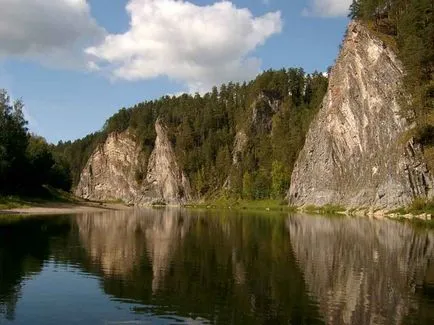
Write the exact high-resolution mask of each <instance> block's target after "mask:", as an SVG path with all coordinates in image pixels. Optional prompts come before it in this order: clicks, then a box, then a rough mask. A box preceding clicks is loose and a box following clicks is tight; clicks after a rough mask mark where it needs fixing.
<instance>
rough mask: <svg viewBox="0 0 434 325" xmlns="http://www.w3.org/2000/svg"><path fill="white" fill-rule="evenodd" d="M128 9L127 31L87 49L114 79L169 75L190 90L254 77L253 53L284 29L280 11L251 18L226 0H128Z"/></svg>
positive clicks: (256, 62)
mask: <svg viewBox="0 0 434 325" xmlns="http://www.w3.org/2000/svg"><path fill="white" fill-rule="evenodd" d="M126 10H127V12H128V14H129V15H130V19H131V21H130V29H129V30H128V31H127V32H126V33H124V34H111V35H107V36H106V38H105V40H104V41H103V42H102V43H101V44H98V45H96V46H93V47H89V48H87V49H86V53H87V54H89V55H91V56H93V58H92V62H94V63H95V62H97V63H98V66H99V68H101V69H102V70H103V71H109V73H110V74H111V76H112V77H113V78H117V79H125V80H140V79H149V78H154V77H157V76H167V77H169V78H171V79H174V80H177V81H181V82H184V83H186V84H187V85H188V87H189V88H190V90H191V91H196V90H198V91H202V90H204V89H207V88H208V87H209V86H211V85H214V84H218V83H220V82H224V81H228V80H243V79H248V78H251V77H253V76H254V75H255V74H256V73H257V72H258V71H259V69H260V65H261V62H260V60H259V59H258V58H255V57H253V56H251V53H252V51H254V50H255V49H256V48H257V47H258V46H260V45H262V44H264V42H265V41H266V40H267V39H268V38H269V37H270V36H271V35H273V34H275V33H279V32H280V31H281V29H282V21H281V16H280V12H273V13H268V14H265V15H263V16H260V17H254V16H253V14H252V13H251V12H250V11H249V10H248V9H239V8H236V7H235V5H234V4H232V3H231V2H228V1H221V2H217V3H215V4H213V5H208V6H198V5H195V4H193V3H190V2H187V1H175V0H130V1H129V2H128V4H127V6H126ZM92 66H93V67H94V68H95V67H96V66H95V65H94V64H92Z"/></svg>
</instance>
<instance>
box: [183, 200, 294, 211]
mask: <svg viewBox="0 0 434 325" xmlns="http://www.w3.org/2000/svg"><path fill="white" fill-rule="evenodd" d="M186 207H188V208H208V209H209V208H212V209H234V210H257V211H258V210H265V211H286V212H291V211H295V210H296V208H294V207H291V206H289V205H288V202H287V201H285V200H272V199H266V200H243V199H234V198H218V199H215V200H210V201H206V202H204V203H200V204H189V205H186Z"/></svg>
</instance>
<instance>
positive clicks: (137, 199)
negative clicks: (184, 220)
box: [75, 120, 191, 205]
mask: <svg viewBox="0 0 434 325" xmlns="http://www.w3.org/2000/svg"><path fill="white" fill-rule="evenodd" d="M155 130H156V133H157V137H156V139H155V145H154V149H153V151H152V153H151V155H150V157H149V162H148V164H147V165H145V162H144V161H145V159H143V155H142V148H141V146H140V145H139V144H138V142H137V140H136V139H135V138H134V135H133V134H131V132H130V131H128V130H127V131H125V132H123V133H118V134H115V133H112V134H110V135H109V136H108V137H107V139H106V141H105V142H104V143H103V144H101V145H100V146H98V148H97V149H96V150H95V151H94V152H93V154H92V155H91V157H90V158H89V160H88V162H87V164H86V166H85V168H84V169H83V171H82V173H81V176H80V181H79V183H78V185H77V187H76V189H75V194H76V195H77V196H80V197H83V198H86V199H91V200H99V201H104V200H117V199H121V200H123V201H124V202H126V203H129V204H138V205H141V204H150V203H154V202H158V203H168V204H180V203H183V202H185V201H187V200H188V199H189V198H190V195H191V194H190V193H191V189H190V184H189V181H188V179H187V177H186V176H185V174H184V173H183V171H182V170H181V168H180V167H179V164H178V163H177V160H176V156H175V152H174V150H173V147H172V144H171V143H170V140H169V137H168V134H167V129H166V128H165V126H164V125H163V123H162V122H161V121H160V120H157V122H156V123H155Z"/></svg>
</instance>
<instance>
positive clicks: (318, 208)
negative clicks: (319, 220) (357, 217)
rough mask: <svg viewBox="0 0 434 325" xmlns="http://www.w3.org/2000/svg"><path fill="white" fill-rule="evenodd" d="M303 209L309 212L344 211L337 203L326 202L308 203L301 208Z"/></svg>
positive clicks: (323, 213)
mask: <svg viewBox="0 0 434 325" xmlns="http://www.w3.org/2000/svg"><path fill="white" fill-rule="evenodd" d="M303 211H306V212H307V213H310V214H322V215H338V214H342V213H344V212H345V211H346V209H345V208H344V207H342V206H339V205H332V204H326V205H323V206H314V205H308V206H306V207H304V208H303Z"/></svg>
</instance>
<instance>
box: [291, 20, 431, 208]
mask: <svg viewBox="0 0 434 325" xmlns="http://www.w3.org/2000/svg"><path fill="white" fill-rule="evenodd" d="M403 75H404V72H403V67H402V64H401V62H400V61H399V60H398V58H397V57H396V55H395V53H394V52H393V51H392V50H391V49H390V48H389V47H387V46H386V45H385V44H384V42H383V41H381V40H380V39H379V38H377V37H376V36H374V35H373V34H372V33H371V32H370V31H369V30H368V29H367V28H366V27H365V26H363V25H362V24H360V23H358V22H352V23H350V25H349V27H348V31H347V35H346V38H345V41H344V44H343V47H342V50H341V53H340V55H339V58H338V59H337V61H336V65H335V66H334V68H333V69H332V72H331V75H330V80H329V88H328V91H327V94H326V96H325V98H324V101H323V103H322V107H321V108H320V111H319V112H318V115H317V116H316V118H315V120H314V121H313V122H312V125H311V128H310V130H309V132H308V134H307V138H306V142H305V145H304V148H303V149H302V151H301V152H300V155H299V158H298V160H297V162H296V165H295V167H294V171H293V174H292V179H291V187H290V190H289V193H288V199H289V202H290V204H293V205H299V206H301V205H311V204H312V205H318V206H321V205H325V204H336V205H343V206H347V207H378V208H393V207H397V206H402V205H406V204H408V203H410V202H411V201H412V200H413V198H415V197H416V196H422V197H432V195H433V190H432V188H433V178H432V175H431V174H430V173H429V171H428V169H427V167H426V164H425V163H424V162H423V155H422V150H421V148H420V146H418V145H416V144H415V143H414V142H413V141H412V140H410V141H408V142H406V141H403V139H404V136H405V134H406V131H408V130H409V129H410V128H411V125H409V123H408V122H407V121H406V119H405V118H404V117H403V116H402V114H401V112H400V111H401V108H400V104H399V103H400V98H401V96H402V93H401V89H402V85H401V81H402V78H403Z"/></svg>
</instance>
